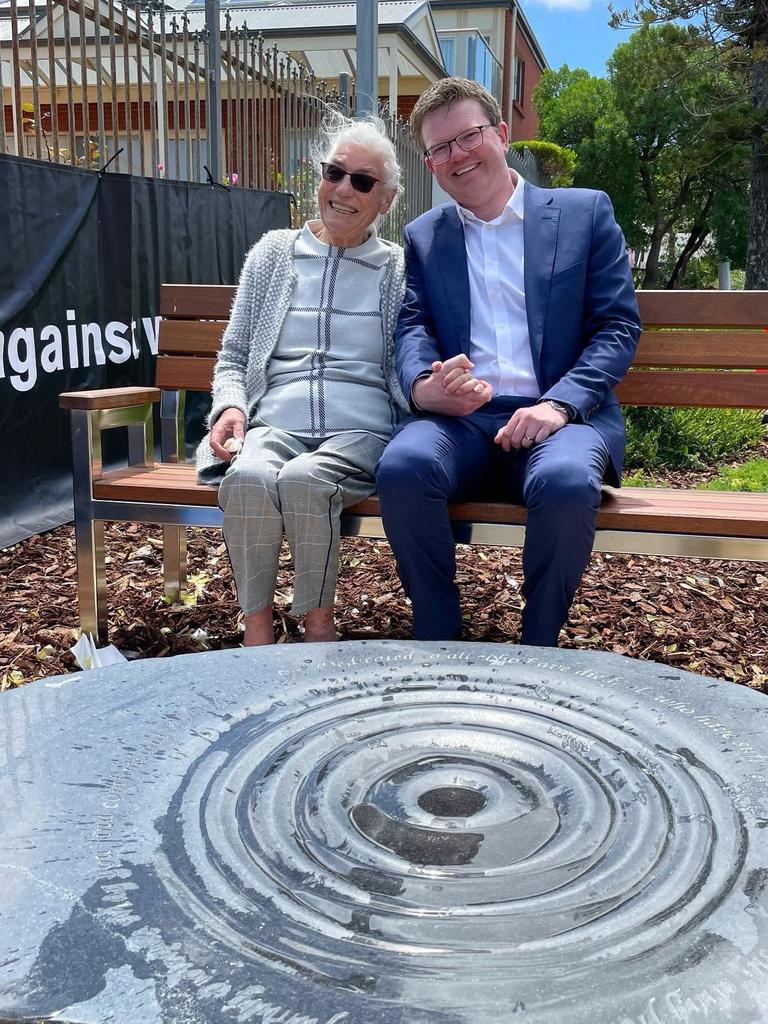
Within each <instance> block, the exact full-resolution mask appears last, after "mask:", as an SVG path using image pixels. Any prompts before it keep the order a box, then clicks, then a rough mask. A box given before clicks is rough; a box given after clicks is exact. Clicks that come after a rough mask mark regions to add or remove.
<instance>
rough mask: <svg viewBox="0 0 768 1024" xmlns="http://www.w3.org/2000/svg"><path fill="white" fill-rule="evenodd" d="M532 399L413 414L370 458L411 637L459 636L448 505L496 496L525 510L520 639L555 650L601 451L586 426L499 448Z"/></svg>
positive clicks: (584, 550) (583, 553) (584, 542)
mask: <svg viewBox="0 0 768 1024" xmlns="http://www.w3.org/2000/svg"><path fill="white" fill-rule="evenodd" d="M532 402H533V399H509V398H497V399H494V400H493V401H492V402H490V403H488V405H486V406H483V408H482V409H479V410H478V411H477V412H475V413H473V414H472V415H471V416H461V417H458V416H457V417H449V416H432V415H425V416H420V417H418V418H414V419H412V420H409V421H408V422H407V423H405V424H404V425H403V426H402V427H401V428H400V430H399V431H398V432H397V433H396V434H395V436H394V437H393V438H392V440H391V441H390V443H389V444H388V446H387V448H386V449H385V451H384V454H383V455H382V457H381V459H380V461H379V465H378V468H377V471H376V487H377V491H378V494H379V497H380V499H381V510H382V517H383V520H384V528H385V530H386V533H387V537H388V539H389V542H390V544H391V546H392V550H393V551H394V554H395V557H396V559H397V568H398V572H399V574H400V579H401V580H402V583H403V587H404V588H405V592H406V594H407V595H408V597H409V598H410V599H411V603H412V606H413V628H414V635H415V637H416V639H418V640H450V639H455V638H457V637H459V636H460V635H461V611H460V605H459V593H458V589H457V587H456V583H455V575H456V556H455V541H454V537H453V532H452V529H451V524H450V521H449V519H448V507H447V506H448V502H451V501H460V500H470V499H473V498H474V499H478V498H496V499H498V498H502V499H504V498H506V499H507V500H514V501H522V502H523V503H524V504H525V506H526V508H527V509H528V525H527V527H526V534H525V545H524V548H523V578H524V579H523V589H522V593H523V597H524V598H525V608H524V610H523V628H522V642H523V643H524V644H536V645H540V646H547V647H554V646H556V645H557V638H558V634H559V632H560V629H561V627H562V625H563V624H564V622H565V620H566V618H567V616H568V611H569V609H570V606H571V602H572V601H573V596H574V593H575V592H576V588H577V587H578V585H579V582H580V580H581V577H582V575H583V573H584V569H585V568H586V565H587V562H588V560H589V556H590V552H591V550H592V544H593V542H594V536H595V519H596V516H597V510H598V508H599V507H600V485H601V482H602V480H603V476H604V474H605V470H606V467H607V464H608V449H607V447H606V444H605V442H604V441H603V439H602V437H601V436H600V434H598V432H597V431H596V430H595V429H594V428H593V427H591V426H589V425H585V424H575V423H571V424H568V425H566V426H565V427H563V428H562V429H561V430H559V431H557V432H556V433H554V434H552V435H551V436H550V437H548V438H547V439H546V440H545V441H542V442H541V443H540V444H536V445H534V446H533V448H531V449H530V450H528V451H523V450H520V451H518V452H515V451H512V452H509V453H507V452H504V451H502V449H501V448H500V446H499V445H496V444H494V441H493V438H494V436H495V434H496V432H497V431H498V430H499V428H500V427H501V426H503V425H504V424H505V423H506V422H507V420H508V419H509V417H510V416H511V415H512V413H513V412H514V411H515V410H516V409H517V408H520V407H521V406H524V405H530V404H532ZM490 599H491V598H490V595H489V600H490Z"/></svg>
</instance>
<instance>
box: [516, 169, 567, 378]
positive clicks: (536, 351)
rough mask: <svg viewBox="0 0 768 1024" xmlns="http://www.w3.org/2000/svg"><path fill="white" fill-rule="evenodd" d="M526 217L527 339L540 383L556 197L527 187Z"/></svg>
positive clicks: (556, 217) (557, 219)
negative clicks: (528, 339)
mask: <svg viewBox="0 0 768 1024" xmlns="http://www.w3.org/2000/svg"><path fill="white" fill-rule="evenodd" d="M524 196H525V215H524V217H523V245H524V252H525V258H524V270H523V276H524V280H525V311H526V316H527V319H528V336H529V338H530V342H531V352H532V354H533V365H534V369H535V370H536V376H537V377H538V378H539V382H540V383H541V374H540V363H541V346H542V341H543V337H544V320H545V318H546V315H547V304H548V303H549V290H550V286H551V284H552V272H553V270H554V267H555V253H556V251H557V232H558V227H559V223H560V210H559V208H558V207H556V206H554V196H552V195H551V194H550V193H548V192H546V191H544V190H543V189H538V188H536V187H535V186H534V185H531V184H529V183H528V182H526V184H525V193H524Z"/></svg>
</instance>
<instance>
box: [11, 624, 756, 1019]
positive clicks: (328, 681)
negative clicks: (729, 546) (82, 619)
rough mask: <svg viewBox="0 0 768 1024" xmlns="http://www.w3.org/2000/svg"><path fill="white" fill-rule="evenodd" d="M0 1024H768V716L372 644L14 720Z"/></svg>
mask: <svg viewBox="0 0 768 1024" xmlns="http://www.w3.org/2000/svg"><path fill="white" fill-rule="evenodd" d="M0 774H1V775H2V779H3V783H2V786H0V879H1V881H0V1019H2V1020H13V1021H18V1020H24V1019H34V1018H36V1017H40V1016H46V1015H53V1014H56V1019H57V1020H67V1021H77V1022H83V1024H86V1022H87V1024H103V1022H108V1021H115V1022H120V1024H124V1022H126V1024H127V1022H129V1021H130V1022H131V1024H155V1022H164V1024H166V1022H167V1024H229V1022H232V1024H238V1022H245V1021H248V1022H254V1024H342V1022H346V1024H369V1022H376V1024H422V1022H423V1024H486V1022H487V1024H496V1022H499V1024H500V1022H505V1024H516V1022H517V1021H521V1022H525V1024H555V1022H558V1024H560V1022H566V1021H567V1022H568V1024H586V1022H589V1024H679V1022H684V1024H699V1022H702V1024H703V1022H705V1021H706V1022H712V1021H716V1022H718V1024H757V1022H766V1021H768V1009H766V1007H768V701H766V698H765V697H763V696H760V695H757V694H753V693H751V692H749V691H748V690H746V689H744V688H741V687H735V686H732V685H729V684H726V683H719V682H714V681H713V680H711V679H704V678H699V677H696V676H692V675H689V674H686V673H683V672H678V671H675V670H674V669H670V668H669V667H667V666H660V665H653V664H648V663H641V662H635V661H631V660H629V659H626V658H621V657H618V656H615V655H599V654H587V653H579V652H574V651H551V650H540V649H534V648H518V647H507V646H497V645H493V646H492V645H484V644H475V645H466V644H465V645H462V644H437V643H430V644H408V643H401V642H375V643H363V642H361V643H345V644H343V645H341V644H339V645H336V644H328V645H306V646H300V645H295V646H290V647H283V646H281V647H279V648H273V649H271V650H268V651H265V650H263V649H261V650H252V651H243V650H233V651H225V652H216V653H210V654H199V655H189V656H185V657H179V658H174V659H162V660H158V661H143V662H135V663H133V664H130V665H126V666H115V667H113V668H109V669H103V670H98V671H95V672H91V673H87V674H80V675H74V676H60V677H56V678H53V679H49V680H41V681H40V682H38V683H33V684H31V685H30V686H27V687H24V688H22V689H20V690H18V691H14V692H11V693H8V694H4V695H3V696H2V699H1V700H0Z"/></svg>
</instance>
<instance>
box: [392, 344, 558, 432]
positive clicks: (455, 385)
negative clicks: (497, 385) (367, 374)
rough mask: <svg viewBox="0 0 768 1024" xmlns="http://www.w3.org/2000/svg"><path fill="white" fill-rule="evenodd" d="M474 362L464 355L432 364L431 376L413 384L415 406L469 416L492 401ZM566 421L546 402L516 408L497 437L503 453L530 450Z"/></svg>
mask: <svg viewBox="0 0 768 1024" xmlns="http://www.w3.org/2000/svg"><path fill="white" fill-rule="evenodd" d="M474 365H475V364H474V363H473V362H472V361H471V360H470V359H469V358H468V357H467V356H466V355H464V353H463V352H462V353H460V354H459V355H457V356H451V358H450V359H446V360H445V361H444V362H443V361H441V360H439V359H437V360H435V362H434V363H432V373H431V374H430V375H429V376H426V377H420V378H419V379H418V380H417V381H416V382H415V383H414V385H413V391H412V398H413V401H414V404H415V405H416V407H417V408H418V409H420V410H421V411H423V412H432V413H437V414H438V415H442V416H470V415H471V414H472V413H473V412H476V411H477V410H478V409H479V408H480V407H481V406H483V405H485V404H486V402H490V400H491V399H492V398H493V387H492V386H491V385H490V384H489V383H488V382H487V381H485V380H479V379H478V378H477V377H475V376H474V375H473V373H472V370H473V369H474ZM567 422H568V420H567V418H566V416H565V415H564V413H562V412H559V411H558V410H557V409H554V408H553V407H552V406H551V405H548V404H547V403H545V402H544V403H541V404H539V405H530V406H527V407H525V408H523V409H518V410H517V411H516V412H515V413H514V414H513V415H512V416H511V417H510V419H509V420H508V421H507V422H506V423H505V424H504V426H503V427H502V428H501V429H500V430H499V431H498V433H497V434H496V436H495V438H494V441H495V442H496V444H499V445H501V447H502V448H503V449H504V451H505V452H508V451H511V450H512V449H513V448H531V447H532V446H533V445H534V444H536V443H537V442H540V441H544V440H545V439H546V438H547V437H549V435H550V434H554V433H555V432H556V431H557V430H560V428H561V427H564V426H565V424H566V423H567Z"/></svg>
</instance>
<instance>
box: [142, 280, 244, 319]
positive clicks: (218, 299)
mask: <svg viewBox="0 0 768 1024" xmlns="http://www.w3.org/2000/svg"><path fill="white" fill-rule="evenodd" d="M235 291H236V285H234V284H163V285H161V286H160V315H161V316H171V317H185V316H186V317H190V318H194V317H200V318H202V319H204V320H226V319H228V318H229V314H230V312H231V310H232V300H233V299H234V297H235Z"/></svg>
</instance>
